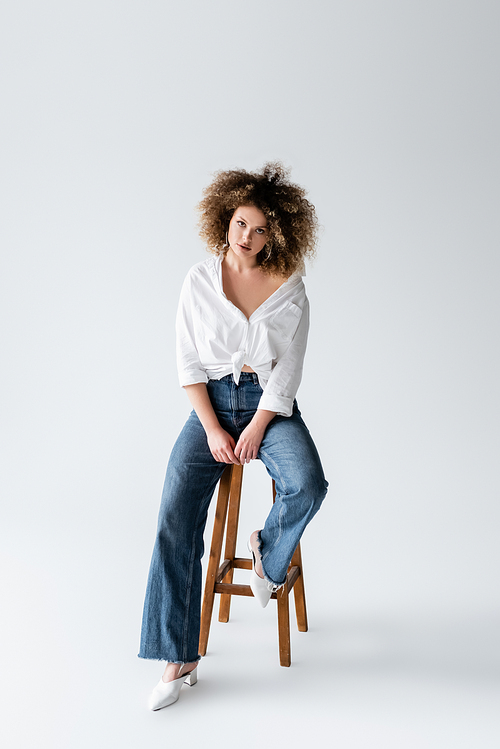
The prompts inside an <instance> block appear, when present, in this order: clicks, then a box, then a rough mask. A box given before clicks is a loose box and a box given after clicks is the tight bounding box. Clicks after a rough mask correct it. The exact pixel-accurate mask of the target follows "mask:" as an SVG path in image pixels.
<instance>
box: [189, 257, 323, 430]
mask: <svg viewBox="0 0 500 749" xmlns="http://www.w3.org/2000/svg"><path fill="white" fill-rule="evenodd" d="M308 329H309V302H308V299H307V296H306V291H305V288H304V284H303V282H302V278H301V274H300V272H296V273H294V274H293V275H292V276H290V278H289V279H288V280H287V281H285V283H283V284H282V285H281V286H280V287H279V289H277V290H276V291H275V292H274V294H271V296H270V297H269V298H268V299H266V301H265V302H263V304H261V305H260V307H258V308H257V309H256V310H255V312H254V313H253V314H252V315H250V318H248V319H247V317H246V316H245V315H244V314H243V312H242V311H241V310H240V309H238V307H236V306H235V305H234V304H233V303H232V302H230V301H229V299H228V298H227V297H226V295H225V294H224V291H223V288H222V258H221V257H211V258H209V259H208V260H205V261H203V262H201V263H198V264H197V265H194V266H193V267H192V268H191V270H190V271H189V273H188V274H187V276H186V279H185V281H184V284H183V286H182V291H181V296H180V300H179V308H178V311H177V321H176V331H177V368H178V372H179V381H180V384H181V386H182V387H184V386H185V385H194V384H195V383H197V382H204V383H206V382H208V380H220V379H221V377H224V376H225V375H228V374H232V375H233V377H234V381H235V382H236V384H238V382H239V378H240V373H241V369H242V367H243V366H244V365H245V364H247V365H248V366H249V367H251V368H252V369H253V370H254V372H255V373H256V374H257V376H258V378H259V384H260V386H261V387H262V390H263V394H262V397H261V399H260V402H259V408H261V409H265V410H267V411H275V412H276V413H278V414H281V415H282V416H291V414H292V410H293V400H294V398H295V394H296V392H297V389H298V387H299V384H300V380H301V378H302V366H303V361H304V354H305V350H306V343H307V333H308Z"/></svg>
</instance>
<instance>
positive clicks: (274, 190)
mask: <svg viewBox="0 0 500 749" xmlns="http://www.w3.org/2000/svg"><path fill="white" fill-rule="evenodd" d="M288 176H289V170H288V169H285V167H284V166H283V165H282V164H281V163H280V162H279V161H276V162H268V163H267V164H264V166H263V168H262V170H261V171H260V172H246V171H244V170H243V169H235V170H230V171H219V172H216V173H215V175H214V177H215V179H214V181H213V182H212V183H211V184H210V185H208V187H206V188H205V189H204V191H203V199H202V201H201V202H200V203H199V205H198V210H199V212H200V214H201V215H200V219H199V227H200V236H201V238H202V239H203V240H204V241H205V242H206V244H207V249H208V250H209V251H210V252H213V253H215V254H216V255H225V254H226V252H227V250H228V249H229V248H228V245H227V244H226V232H227V230H228V227H229V222H230V220H231V217H232V215H233V213H234V212H235V210H236V209H237V208H240V207H242V206H254V207H255V208H258V209H260V210H261V211H262V213H263V214H264V215H265V217H266V219H267V229H268V233H269V238H268V240H267V242H266V244H265V247H264V250H263V251H262V252H259V254H258V255H257V262H258V264H259V265H260V267H261V269H262V271H264V272H265V273H269V274H270V275H274V274H276V275H284V276H290V275H291V274H292V273H293V272H294V271H296V270H297V269H298V268H300V266H301V265H302V262H303V259H304V257H306V256H307V257H313V256H314V254H315V248H316V235H317V229H318V220H317V217H316V211H315V208H314V206H313V205H312V203H310V202H309V201H308V200H307V199H306V198H305V195H306V191H305V190H304V189H303V188H302V187H300V186H299V185H296V184H294V183H293V182H290V181H289V179H288Z"/></svg>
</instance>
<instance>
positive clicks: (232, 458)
mask: <svg viewBox="0 0 500 749" xmlns="http://www.w3.org/2000/svg"><path fill="white" fill-rule="evenodd" d="M226 457H227V458H228V460H226V463H234V464H235V465H237V466H239V465H240V461H239V460H238V458H237V457H236V455H235V454H234V452H233V451H232V450H226Z"/></svg>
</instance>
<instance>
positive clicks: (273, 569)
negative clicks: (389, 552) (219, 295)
mask: <svg viewBox="0 0 500 749" xmlns="http://www.w3.org/2000/svg"><path fill="white" fill-rule="evenodd" d="M207 389H208V393H209V396H210V400H211V402H212V405H213V407H214V410H215V413H216V415H217V418H218V419H219V422H220V424H221V426H222V427H223V429H225V430H226V431H227V432H229V434H231V435H232V437H233V438H234V440H235V441H237V440H238V438H239V436H240V434H241V432H242V431H243V429H244V428H245V427H246V426H247V425H248V424H249V422H250V421H251V419H252V417H253V415H254V413H255V411H256V409H257V407H258V404H259V400H260V397H261V395H262V388H261V387H260V385H259V382H258V378H257V375H255V374H253V373H249V372H242V373H241V376H240V381H239V384H238V385H236V384H235V382H234V379H233V377H232V375H227V376H226V377H223V378H222V379H221V380H210V381H209V382H208V384H207ZM258 458H259V459H260V460H261V461H262V462H263V463H264V465H265V466H266V469H267V471H268V473H269V475H270V476H271V477H272V478H273V479H274V481H275V482H276V501H275V503H274V505H273V506H272V509H271V511H270V513H269V515H268V517H267V520H266V522H265V525H264V528H263V529H262V530H261V532H260V550H261V554H262V567H263V571H264V576H265V578H266V580H268V581H269V582H270V583H272V584H273V585H274V586H276V587H279V586H281V585H283V583H284V581H285V579H286V572H287V568H288V565H289V563H290V560H291V558H292V555H293V552H294V551H295V548H296V546H297V544H298V542H299V540H300V537H301V536H302V533H303V532H304V529H305V527H306V526H307V524H308V523H309V521H310V520H311V519H312V518H313V517H314V515H315V514H316V512H317V511H318V510H319V508H320V505H321V503H322V501H323V499H324V497H325V495H326V492H327V487H328V483H327V481H326V480H325V477H324V474H323V469H322V466H321V461H320V458H319V455H318V452H317V450H316V447H315V445H314V442H313V441H312V438H311V436H310V434H309V431H308V429H307V427H306V425H305V424H304V422H303V420H302V417H301V415H300V411H299V410H298V407H297V404H296V403H294V408H293V414H292V416H289V417H284V416H275V418H274V419H273V420H272V421H271V423H270V424H269V426H268V427H267V430H266V433H265V435H264V439H263V440H262V443H261V446H260V449H259V453H258ZM225 467H226V464H225V463H218V462H217V461H216V460H215V459H214V457H213V456H212V454H211V452H210V449H209V447H208V443H207V438H206V434H205V430H204V429H203V426H202V425H201V422H200V420H199V419H198V417H197V415H196V413H195V412H194V411H192V413H191V414H190V416H189V418H188V420H187V422H186V424H185V426H184V428H183V430H182V432H181V434H180V435H179V438H178V439H177V442H176V443H175V445H174V448H173V450H172V453H171V456H170V460H169V463H168V468H167V474H166V478H165V485H164V488H163V495H162V500H161V505H160V512H159V518H158V529H157V536H156V542H155V546H154V550H153V556H152V560H151V567H150V570H149V577H148V584H147V589H146V598H145V602H144V614H143V621H142V631H141V647H140V652H139V657H140V658H152V659H157V660H165V661H170V662H172V663H190V662H194V661H197V660H198V658H199V655H198V640H199V632H200V613H201V612H200V609H201V587H202V579H201V578H202V570H201V558H202V556H203V551H204V545H203V532H204V529H205V523H206V519H207V512H208V507H209V504H210V500H211V498H212V496H213V494H214V490H215V487H216V484H217V482H218V480H219V479H220V477H221V475H222V472H223V471H224V469H225Z"/></svg>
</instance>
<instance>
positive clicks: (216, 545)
mask: <svg viewBox="0 0 500 749" xmlns="http://www.w3.org/2000/svg"><path fill="white" fill-rule="evenodd" d="M231 476H232V466H228V467H227V468H226V469H225V470H224V473H223V474H222V477H221V480H220V483H219V495H218V497H217V508H216V510H215V521H214V530H213V533H212V544H211V546H210V556H209V560H208V569H207V579H206V582H205V593H204V595H203V606H202V609H201V622H200V642H199V651H200V655H205V653H206V652H207V645H208V635H209V633H210V622H211V619H212V611H213V607H214V596H215V578H216V576H217V571H218V569H219V565H220V556H221V551H222V539H223V537H224V526H225V524H226V515H227V505H228V501H229V491H230V487H231Z"/></svg>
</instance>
